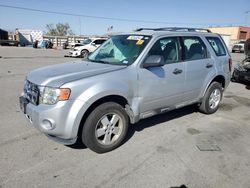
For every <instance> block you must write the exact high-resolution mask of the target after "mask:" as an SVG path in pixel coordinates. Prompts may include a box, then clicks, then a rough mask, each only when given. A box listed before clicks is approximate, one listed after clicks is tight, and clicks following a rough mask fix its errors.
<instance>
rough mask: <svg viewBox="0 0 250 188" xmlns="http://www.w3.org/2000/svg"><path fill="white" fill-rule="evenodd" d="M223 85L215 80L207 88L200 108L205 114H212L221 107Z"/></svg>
mask: <svg viewBox="0 0 250 188" xmlns="http://www.w3.org/2000/svg"><path fill="white" fill-rule="evenodd" d="M222 93H223V92H222V86H221V84H220V83H218V82H213V83H212V84H211V85H210V86H209V87H208V89H207V91H206V93H205V95H204V97H203V99H202V102H201V105H200V107H199V110H200V111H201V112H203V113H205V114H212V113H214V112H216V111H217V110H218V108H219V104H220V101H221V99H222Z"/></svg>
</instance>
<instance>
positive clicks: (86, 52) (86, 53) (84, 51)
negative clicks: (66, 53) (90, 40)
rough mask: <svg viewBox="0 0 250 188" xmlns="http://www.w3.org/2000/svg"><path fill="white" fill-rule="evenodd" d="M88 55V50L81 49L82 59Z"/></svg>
mask: <svg viewBox="0 0 250 188" xmlns="http://www.w3.org/2000/svg"><path fill="white" fill-rule="evenodd" d="M88 55H89V51H88V50H82V51H81V57H82V58H83V59H86V58H87V57H88Z"/></svg>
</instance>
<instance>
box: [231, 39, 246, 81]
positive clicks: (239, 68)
mask: <svg viewBox="0 0 250 188" xmlns="http://www.w3.org/2000/svg"><path fill="white" fill-rule="evenodd" d="M244 50H245V55H246V58H245V59H244V60H243V61H242V62H240V63H237V64H236V65H235V67H234V71H233V74H232V81H234V82H238V83H243V84H246V85H248V86H250V39H248V40H247V41H246V42H245V46H244Z"/></svg>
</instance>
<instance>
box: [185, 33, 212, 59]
mask: <svg viewBox="0 0 250 188" xmlns="http://www.w3.org/2000/svg"><path fill="white" fill-rule="evenodd" d="M183 43H184V59H185V60H189V61H191V60H198V59H204V58H207V50H206V46H205V44H204V43H203V41H202V40H201V39H200V38H199V37H183Z"/></svg>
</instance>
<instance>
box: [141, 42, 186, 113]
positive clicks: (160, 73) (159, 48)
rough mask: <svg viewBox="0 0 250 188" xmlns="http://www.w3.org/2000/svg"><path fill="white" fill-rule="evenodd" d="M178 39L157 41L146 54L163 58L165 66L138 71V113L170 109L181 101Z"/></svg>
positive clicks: (182, 79)
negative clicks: (139, 103) (139, 101)
mask: <svg viewBox="0 0 250 188" xmlns="http://www.w3.org/2000/svg"><path fill="white" fill-rule="evenodd" d="M179 49H180V43H179V38H178V37H167V38H161V39H159V40H158V41H157V42H156V43H155V44H154V45H153V47H152V48H151V50H150V51H149V53H148V56H150V55H160V56H163V58H164V62H165V65H164V66H161V67H150V68H140V69H139V72H138V74H139V92H138V93H139V97H140V99H141V106H140V112H141V113H143V112H147V111H151V110H156V109H161V108H165V107H171V106H173V105H176V104H178V103H181V101H182V95H183V86H184V81H185V67H184V64H183V62H182V61H181V57H180V56H181V53H180V50H179Z"/></svg>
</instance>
